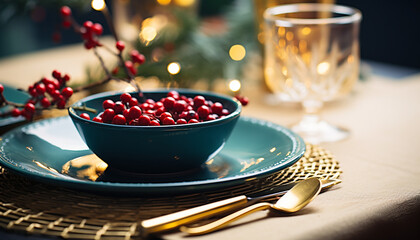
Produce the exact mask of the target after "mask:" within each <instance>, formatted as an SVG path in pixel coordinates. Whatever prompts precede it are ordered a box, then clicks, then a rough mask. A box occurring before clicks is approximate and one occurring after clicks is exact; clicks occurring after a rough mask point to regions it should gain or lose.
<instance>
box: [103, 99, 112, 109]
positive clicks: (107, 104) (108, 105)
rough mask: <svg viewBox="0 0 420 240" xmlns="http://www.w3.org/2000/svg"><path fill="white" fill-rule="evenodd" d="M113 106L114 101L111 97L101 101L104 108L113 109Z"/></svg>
mask: <svg viewBox="0 0 420 240" xmlns="http://www.w3.org/2000/svg"><path fill="white" fill-rule="evenodd" d="M114 106H115V103H114V101H112V100H111V99H108V100H105V101H104V102H103V103H102V107H103V108H104V109H108V108H112V109H114Z"/></svg>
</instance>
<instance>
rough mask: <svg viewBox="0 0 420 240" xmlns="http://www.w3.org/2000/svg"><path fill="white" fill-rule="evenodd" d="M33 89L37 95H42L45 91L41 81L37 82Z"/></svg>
mask: <svg viewBox="0 0 420 240" xmlns="http://www.w3.org/2000/svg"><path fill="white" fill-rule="evenodd" d="M35 89H36V93H37V94H38V95H42V94H44V93H45V85H44V84H43V83H40V84H37V85H36V86H35Z"/></svg>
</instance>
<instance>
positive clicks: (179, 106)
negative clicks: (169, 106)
mask: <svg viewBox="0 0 420 240" xmlns="http://www.w3.org/2000/svg"><path fill="white" fill-rule="evenodd" d="M186 107H187V102H185V101H184V100H178V101H176V102H175V104H174V110H175V112H179V113H180V112H183V111H184V110H185V108H186Z"/></svg>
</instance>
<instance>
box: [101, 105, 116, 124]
mask: <svg viewBox="0 0 420 240" xmlns="http://www.w3.org/2000/svg"><path fill="white" fill-rule="evenodd" d="M114 116H115V111H114V109H112V108H108V109H105V111H104V113H103V114H102V121H103V122H105V123H110V122H112V119H113V118H114Z"/></svg>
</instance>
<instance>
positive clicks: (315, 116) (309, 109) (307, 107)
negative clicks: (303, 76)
mask: <svg viewBox="0 0 420 240" xmlns="http://www.w3.org/2000/svg"><path fill="white" fill-rule="evenodd" d="M323 105H324V104H323V102H322V101H318V100H304V101H303V102H302V107H303V110H304V112H305V113H304V115H303V118H302V120H301V123H302V124H303V125H304V126H307V127H309V128H311V127H315V126H316V125H318V124H319V122H320V121H321V117H320V112H321V109H322V106H323Z"/></svg>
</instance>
